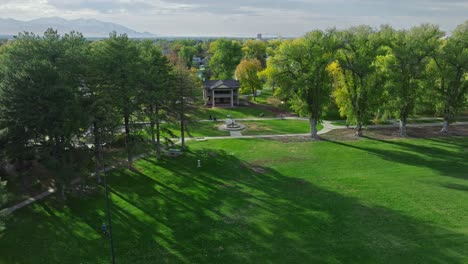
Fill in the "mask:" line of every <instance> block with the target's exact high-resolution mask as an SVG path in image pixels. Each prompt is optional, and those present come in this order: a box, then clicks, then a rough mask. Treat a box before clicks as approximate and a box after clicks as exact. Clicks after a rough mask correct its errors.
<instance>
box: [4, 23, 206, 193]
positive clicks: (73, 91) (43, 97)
mask: <svg viewBox="0 0 468 264" xmlns="http://www.w3.org/2000/svg"><path fill="white" fill-rule="evenodd" d="M198 84H199V83H198V82H197V81H196V78H194V77H193V76H192V75H191V74H190V73H189V72H188V71H187V70H185V67H178V66H173V65H172V64H170V63H169V62H168V60H167V58H166V57H165V56H163V55H162V54H161V51H160V49H159V48H157V47H156V46H155V45H153V43H152V42H146V41H143V42H139V41H134V40H130V39H129V38H128V37H127V36H126V35H117V34H115V33H112V34H111V35H110V37H109V38H108V39H106V40H102V41H96V42H89V41H87V40H86V39H85V38H84V37H83V36H82V35H81V34H79V33H75V32H71V33H69V34H65V35H64V36H60V35H59V34H57V32H56V31H54V30H52V29H49V30H48V31H47V32H45V34H44V36H43V37H39V36H36V35H33V34H29V33H23V34H19V35H18V37H17V38H16V39H15V41H13V42H11V43H9V44H8V45H4V46H2V47H1V50H0V149H2V150H5V152H4V153H2V154H4V155H6V156H7V157H8V158H10V159H14V160H16V161H17V163H18V164H19V167H21V164H22V162H23V161H24V160H28V159H30V158H31V157H35V158H40V159H44V160H47V162H48V164H49V165H50V166H52V167H53V168H54V171H56V172H59V173H57V175H69V172H70V171H79V170H81V169H83V168H86V167H87V164H92V163H91V162H90V160H89V157H90V155H88V152H89V151H87V148H86V147H84V146H85V143H86V142H85V138H86V135H90V138H92V139H93V140H94V146H95V148H94V157H95V164H96V169H99V168H100V167H102V155H101V153H100V151H101V148H100V146H102V145H103V143H108V142H110V141H111V140H112V139H114V135H115V133H116V131H118V130H120V129H121V127H122V124H123V130H124V134H125V137H124V140H125V146H126V151H127V159H128V164H129V166H130V165H131V164H132V156H133V155H134V153H133V147H134V137H133V136H132V126H131V123H132V120H136V119H137V118H135V117H136V116H138V119H140V120H141V119H145V120H149V123H150V131H151V137H152V143H153V147H154V150H155V152H156V153H157V155H158V157H159V156H160V146H161V144H160V136H159V135H160V124H161V122H162V121H163V119H164V120H166V121H168V120H181V121H183V120H184V118H183V116H184V115H185V108H186V107H185V104H186V102H187V99H188V98H190V97H191V95H192V93H193V88H196V86H197V85H198ZM181 124H182V126H181V127H184V124H183V122H181ZM88 167H89V166H88ZM61 171H62V172H63V173H60V172H61ZM67 182H68V179H67V178H66V177H65V178H64V177H58V178H57V183H58V187H59V188H61V189H62V190H63V189H64V188H63V187H64V186H65V184H66V183H67Z"/></svg>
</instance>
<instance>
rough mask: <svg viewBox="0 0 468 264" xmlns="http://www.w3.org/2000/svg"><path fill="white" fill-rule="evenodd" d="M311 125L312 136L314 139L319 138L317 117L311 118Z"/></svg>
mask: <svg viewBox="0 0 468 264" xmlns="http://www.w3.org/2000/svg"><path fill="white" fill-rule="evenodd" d="M309 125H310V136H311V137H312V138H314V139H318V135H317V118H314V117H311V118H309Z"/></svg>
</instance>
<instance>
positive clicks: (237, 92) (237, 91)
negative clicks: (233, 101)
mask: <svg viewBox="0 0 468 264" xmlns="http://www.w3.org/2000/svg"><path fill="white" fill-rule="evenodd" d="M236 94H237V106H239V90H236Z"/></svg>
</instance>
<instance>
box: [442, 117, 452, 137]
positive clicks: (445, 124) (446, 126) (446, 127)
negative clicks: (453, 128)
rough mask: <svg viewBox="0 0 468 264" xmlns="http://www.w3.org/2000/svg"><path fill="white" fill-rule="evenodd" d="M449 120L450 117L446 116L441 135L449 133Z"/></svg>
mask: <svg viewBox="0 0 468 264" xmlns="http://www.w3.org/2000/svg"><path fill="white" fill-rule="evenodd" d="M449 120H450V119H449V116H448V115H444V124H443V125H442V129H441V130H440V132H441V133H448V128H449Z"/></svg>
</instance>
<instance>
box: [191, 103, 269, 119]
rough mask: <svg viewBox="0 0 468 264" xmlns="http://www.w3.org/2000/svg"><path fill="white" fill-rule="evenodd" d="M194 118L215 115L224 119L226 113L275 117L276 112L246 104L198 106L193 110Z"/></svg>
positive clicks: (205, 117) (247, 116) (233, 115)
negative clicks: (237, 105) (235, 105)
mask: <svg viewBox="0 0 468 264" xmlns="http://www.w3.org/2000/svg"><path fill="white" fill-rule="evenodd" d="M192 114H193V118H194V119H199V120H200V119H202V120H203V119H208V118H209V116H210V115H211V116H216V118H217V119H225V118H226V117H227V116H228V115H230V116H231V118H234V119H236V118H249V117H260V116H261V114H263V116H264V117H275V116H276V114H275V113H273V112H271V111H268V110H266V109H261V108H255V107H248V106H239V107H233V108H218V107H215V108H208V107H200V108H198V109H196V110H195V111H193V113H192Z"/></svg>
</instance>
